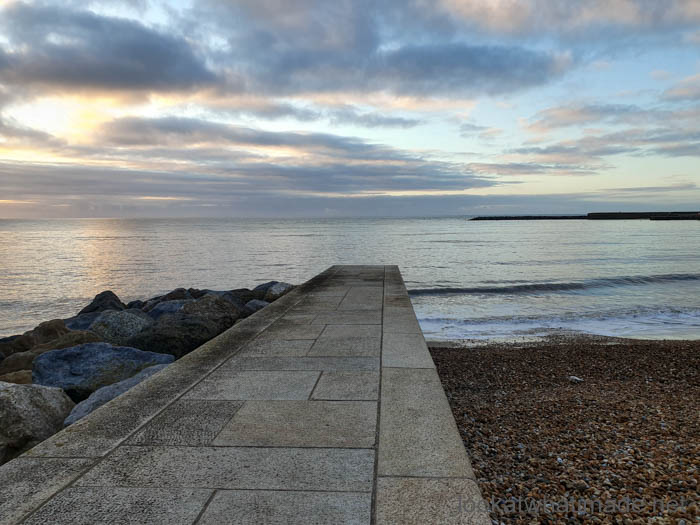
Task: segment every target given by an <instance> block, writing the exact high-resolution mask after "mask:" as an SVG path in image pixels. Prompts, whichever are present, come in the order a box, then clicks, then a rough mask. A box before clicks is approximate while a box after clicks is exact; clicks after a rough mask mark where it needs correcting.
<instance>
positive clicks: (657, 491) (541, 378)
mask: <svg viewBox="0 0 700 525" xmlns="http://www.w3.org/2000/svg"><path fill="white" fill-rule="evenodd" d="M431 353H432V356H433V359H434V361H435V364H436V366H437V368H438V372H439V374H440V379H441V381H442V383H443V386H444V388H445V391H446V393H447V396H448V399H449V401H450V405H451V407H452V411H453V413H454V416H455V419H456V421H457V425H458V427H459V431H460V433H461V435H462V438H463V440H464V443H465V446H466V447H467V449H468V451H469V454H470V456H471V458H472V464H473V468H474V471H475V474H476V478H477V481H478V483H479V486H480V488H481V491H482V493H483V496H484V498H485V499H486V500H487V502H489V505H490V510H491V518H492V520H493V523H495V524H500V523H504V524H524V523H527V524H534V523H625V524H627V523H633V524H642V523H679V524H691V523H700V513H699V511H698V505H699V504H700V497H699V489H698V478H699V477H700V372H699V371H700V341H645V340H633V339H619V338H610V337H598V336H550V337H546V338H544V339H543V340H541V341H536V342H524V343H490V344H481V345H476V344H475V345H469V344H466V345H465V344H445V343H433V344H432V345H431Z"/></svg>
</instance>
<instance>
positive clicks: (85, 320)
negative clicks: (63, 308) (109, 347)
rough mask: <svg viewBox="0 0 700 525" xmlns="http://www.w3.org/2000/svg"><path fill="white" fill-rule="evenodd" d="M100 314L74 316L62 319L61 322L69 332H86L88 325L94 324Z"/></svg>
mask: <svg viewBox="0 0 700 525" xmlns="http://www.w3.org/2000/svg"><path fill="white" fill-rule="evenodd" d="M101 315H102V312H88V313H86V314H80V315H75V316H73V317H69V318H68V319H64V320H63V322H64V323H65V324H66V328H68V329H70V330H87V329H88V328H90V325H91V324H92V323H94V322H95V319H97V318H98V317H99V316H101Z"/></svg>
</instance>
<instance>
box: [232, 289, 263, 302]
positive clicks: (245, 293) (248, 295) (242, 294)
mask: <svg viewBox="0 0 700 525" xmlns="http://www.w3.org/2000/svg"><path fill="white" fill-rule="evenodd" d="M228 293H229V294H231V295H232V296H233V297H236V298H238V299H239V300H240V301H242V302H243V303H244V304H245V303H247V302H248V301H252V300H253V299H255V297H256V295H255V293H254V292H253V290H248V288H237V289H235V290H230V291H229V292H228Z"/></svg>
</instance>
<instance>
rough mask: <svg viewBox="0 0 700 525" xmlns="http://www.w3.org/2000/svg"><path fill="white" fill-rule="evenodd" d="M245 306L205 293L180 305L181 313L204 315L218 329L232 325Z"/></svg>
mask: <svg viewBox="0 0 700 525" xmlns="http://www.w3.org/2000/svg"><path fill="white" fill-rule="evenodd" d="M244 309H245V306H244V307H242V308H239V307H237V306H236V305H234V304H233V303H231V302H229V301H226V300H225V299H223V298H221V297H217V296H215V295H205V296H204V297H202V298H201V299H197V300H196V301H195V302H193V303H188V304H185V305H183V306H182V310H181V311H182V313H183V314H186V315H191V316H195V317H204V318H205V319H208V320H209V321H213V322H214V323H216V325H217V327H218V329H219V331H221V332H223V331H224V330H226V329H228V328H230V327H231V326H233V323H234V322H235V321H236V319H238V318H239V317H241V315H242V314H243V311H244Z"/></svg>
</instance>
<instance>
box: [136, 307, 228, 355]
mask: <svg viewBox="0 0 700 525" xmlns="http://www.w3.org/2000/svg"><path fill="white" fill-rule="evenodd" d="M220 332H221V331H220V330H219V327H218V326H217V324H216V323H215V322H214V321H210V320H208V319H205V318H203V317H197V316H192V315H188V314H185V313H182V312H178V313H174V314H164V315H163V316H162V317H160V318H159V319H158V320H157V321H156V322H155V323H154V324H152V325H151V326H149V327H148V328H146V329H145V330H144V331H143V332H141V333H139V334H136V335H135V336H134V337H132V338H131V339H129V340H128V341H127V342H126V344H127V345H128V346H131V347H134V348H140V349H142V350H147V351H149V352H158V353H162V354H170V355H173V356H175V357H176V358H179V357H182V356H183V355H185V354H187V353H189V352H191V351H192V350H194V349H195V348H197V347H198V346H200V345H202V344H204V343H206V342H207V341H209V339H211V338H213V337H216V336H217V335H219V333H220Z"/></svg>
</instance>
